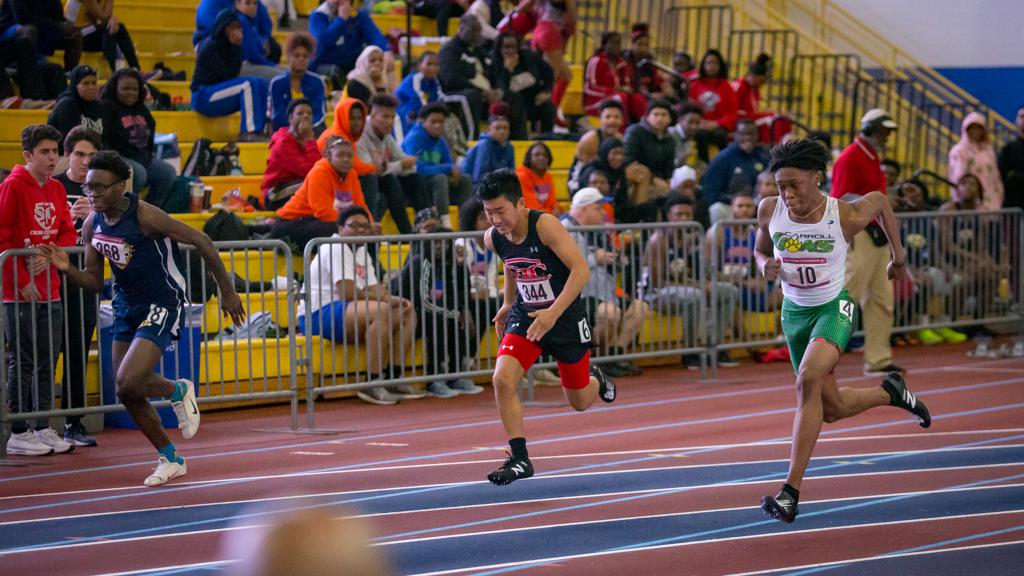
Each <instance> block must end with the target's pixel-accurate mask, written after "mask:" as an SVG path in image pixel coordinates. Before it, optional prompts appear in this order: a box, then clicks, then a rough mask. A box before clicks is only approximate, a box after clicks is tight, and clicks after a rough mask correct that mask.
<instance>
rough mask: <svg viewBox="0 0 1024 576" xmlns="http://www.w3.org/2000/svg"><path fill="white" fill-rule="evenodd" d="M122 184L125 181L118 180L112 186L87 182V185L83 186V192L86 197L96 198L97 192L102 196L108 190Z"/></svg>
mask: <svg viewBox="0 0 1024 576" xmlns="http://www.w3.org/2000/svg"><path fill="white" fill-rule="evenodd" d="M121 182H124V180H117V181H115V182H111V183H110V184H100V183H97V182H93V183H89V182H86V183H85V184H82V192H83V193H84V194H85V195H86V196H95V195H96V193H97V192H98V193H101V194H102V193H103V192H106V191H107V190H110V189H111V188H113V187H114V186H117V185H118V184H120V183H121Z"/></svg>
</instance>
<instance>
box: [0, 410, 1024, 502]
mask: <svg viewBox="0 0 1024 576" xmlns="http://www.w3.org/2000/svg"><path fill="white" fill-rule="evenodd" d="M1018 432H1024V428H989V429H979V430H954V431H947V432H918V433H906V434H877V435H870V436H830V437H827V438H819V439H818V444H828V443H834V442H857V441H862V440H899V439H901V438H918V437H938V436H975V435H985V434H993V435H998V434H1007V433H1011V434H1012V433H1018ZM789 444H790V441H789V440H782V441H771V440H764V441H755V442H740V443H730V444H703V445H698V446H676V447H668V448H650V449H639V450H617V451H609V452H584V453H573V454H555V455H550V456H532V457H531V458H530V459H531V460H559V459H572V458H600V457H603V456H628V455H630V454H653V453H671V452H688V451H700V450H707V451H709V452H711V451H718V450H729V449H734V448H756V447H759V446H788V445H789ZM994 447H999V445H994ZM924 451H927V450H924ZM906 452H922V450H907V451H906ZM835 457H836V458H839V457H840V456H835ZM820 458H832V456H820ZM493 463H494V460H493V459H485V460H457V461H452V462H434V463H430V464H403V465H400V466H377V467H369V468H347V469H345V470H332V471H329V472H288V473H284V474H264V475H259V476H236V477H232V478H219V479H214V480H195V481H190V482H175V483H174V485H175V486H201V485H204V484H221V483H225V482H233V481H240V482H250V481H257V480H278V479H282V478H301V477H303V476H320V475H325V474H356V473H362V472H386V471H395V470H412V469H418V468H435V467H440V466H470V465H472V466H476V465H479V464H493ZM737 463H738V464H743V462H737ZM139 489H140V488H139V487H138V486H118V487H113V488H91V489H85V490H67V491H62V492H45V493H40V494H17V495H12V496H0V501H3V500H24V499H26V498H48V497H55V496H73V495H81V494H97V493H104V492H120V491H125V490H139Z"/></svg>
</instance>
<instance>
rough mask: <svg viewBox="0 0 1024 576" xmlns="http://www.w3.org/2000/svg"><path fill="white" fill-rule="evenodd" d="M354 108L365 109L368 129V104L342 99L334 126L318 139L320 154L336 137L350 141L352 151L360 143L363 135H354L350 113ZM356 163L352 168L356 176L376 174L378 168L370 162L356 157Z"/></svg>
mask: <svg viewBox="0 0 1024 576" xmlns="http://www.w3.org/2000/svg"><path fill="white" fill-rule="evenodd" d="M353 106H359V107H360V108H362V109H363V119H364V120H363V130H365V129H366V125H367V124H369V122H370V112H369V110H367V109H366V104H363V103H362V102H360V101H359V100H356V99H355V98H342V99H341V100H340V101H339V102H338V106H337V107H336V108H335V109H334V124H332V125H331V127H330V128H328V129H327V130H324V132H323V134H321V135H320V137H319V138H317V141H316V146H317V148H319V149H320V152H323V151H324V146H326V145H327V140H328V139H329V138H331V137H334V136H340V137H342V138H344V139H345V140H348V142H349V144H352V149H353V150H354V149H355V147H356V142H358V141H359V137H360V136H362V135H363V133H362V132H361V131H360V133H359V134H352V126H351V120H350V116H349V113H350V112H351V111H352V107H353ZM354 160H355V162H354V163H353V165H352V167H353V168H354V169H355V171H356V174H357V175H359V176H366V175H367V174H376V173H377V167H376V166H374V165H373V164H370V163H369V162H364V161H362V160H360V159H359V156H358V155H356V157H355V159H354Z"/></svg>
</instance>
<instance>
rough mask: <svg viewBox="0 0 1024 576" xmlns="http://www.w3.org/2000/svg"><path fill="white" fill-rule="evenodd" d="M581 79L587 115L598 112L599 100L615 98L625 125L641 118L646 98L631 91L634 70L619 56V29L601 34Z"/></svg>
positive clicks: (645, 105)
mask: <svg viewBox="0 0 1024 576" xmlns="http://www.w3.org/2000/svg"><path fill="white" fill-rule="evenodd" d="M583 82H584V84H583V107H584V109H585V110H586V112H587V115H588V116H598V115H600V113H601V112H600V110H599V109H598V108H599V106H600V104H601V102H603V101H604V100H606V99H608V98H614V99H616V100H618V101H619V102H622V107H623V108H624V109H625V111H626V116H627V118H626V123H627V124H630V123H633V122H638V121H639V120H640V119H641V118H643V117H644V113H645V111H646V110H647V98H646V97H645V96H644V95H643V94H640V93H638V92H634V91H633V86H634V85H635V84H636V69H635V68H634V67H633V65H632V64H631V63H630V62H628V61H626V59H625V58H623V57H622V36H621V35H620V34H619V33H618V32H605V33H604V34H603V35H602V36H601V47H600V48H598V50H597V52H595V53H594V55H593V56H591V57H590V60H589V61H587V70H586V73H585V74H584V75H583Z"/></svg>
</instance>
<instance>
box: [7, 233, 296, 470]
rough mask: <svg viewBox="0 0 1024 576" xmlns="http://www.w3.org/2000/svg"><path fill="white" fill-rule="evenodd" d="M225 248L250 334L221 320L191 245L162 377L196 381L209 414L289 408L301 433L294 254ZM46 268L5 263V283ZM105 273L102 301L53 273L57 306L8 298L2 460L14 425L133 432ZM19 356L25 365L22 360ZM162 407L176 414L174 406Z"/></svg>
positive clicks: (278, 246) (23, 255) (211, 284)
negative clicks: (80, 422)
mask: <svg viewBox="0 0 1024 576" xmlns="http://www.w3.org/2000/svg"><path fill="white" fill-rule="evenodd" d="M215 246H216V248H217V249H218V252H219V255H220V258H221V261H222V263H223V264H224V265H225V267H226V268H227V270H228V272H229V274H230V276H231V278H232V280H233V282H234V284H235V287H236V289H237V290H238V292H239V293H240V296H241V298H242V302H243V305H244V306H245V309H246V313H247V315H248V316H249V318H248V320H247V321H246V322H245V324H244V325H243V326H240V327H236V326H232V325H231V321H230V320H228V319H226V318H225V317H224V316H223V315H222V314H221V313H220V308H219V298H218V288H217V285H216V283H215V281H214V280H213V276H212V274H210V272H209V270H208V268H207V266H206V263H205V262H204V261H203V260H202V259H201V258H199V257H198V253H197V251H196V250H195V249H194V248H193V247H191V246H184V245H183V246H181V248H182V262H176V263H174V264H175V266H176V267H177V268H178V271H177V272H178V273H180V281H181V282H183V283H184V284H185V292H186V297H187V302H185V303H183V306H182V310H181V316H180V317H179V319H178V325H179V337H178V339H176V340H174V341H173V342H172V344H171V346H169V347H168V349H167V350H166V351H165V353H164V356H163V358H162V359H161V361H160V362H158V364H157V366H156V371H157V372H158V373H160V374H162V375H164V376H166V377H168V378H171V379H177V378H185V379H188V380H191V381H193V382H194V384H195V385H196V390H197V399H198V401H199V403H200V404H204V405H205V404H224V403H233V404H244V403H246V402H251V401H257V400H258V401H265V400H272V399H278V400H285V399H287V400H289V401H290V402H291V429H293V430H294V429H295V428H296V427H297V422H298V387H297V378H296V376H297V374H296V371H295V369H294V367H297V366H300V363H299V357H298V351H299V350H300V349H301V347H300V346H299V343H298V342H297V340H296V334H295V329H294V327H295V313H294V308H295V290H294V289H291V288H293V284H294V280H293V278H292V277H293V265H292V255H291V251H290V250H289V248H288V246H287V245H286V244H284V243H283V242H281V241H278V240H262V241H250V242H218V243H215ZM66 250H67V252H69V254H70V255H71V256H72V265H75V266H79V267H81V263H82V262H81V261H82V255H83V254H84V248H82V247H73V248H67V249H66ZM38 259H39V256H38V252H37V251H36V250H34V249H20V250H8V251H6V252H4V253H3V254H0V283H2V284H3V285H4V286H8V283H10V284H11V285H12V286H18V285H21V284H23V283H24V282H23V277H24V274H25V271H26V270H28V269H27V268H26V269H22V268H21V266H11V264H14V263H20V261H24V262H26V263H30V262H34V261H37V260H38ZM28 265H29V266H31V264H28ZM104 267H105V272H104V277H105V278H106V280H107V284H106V286H105V289H104V291H103V292H101V293H99V294H97V293H93V292H90V291H88V290H84V289H80V288H78V287H77V286H76V285H74V284H73V283H71V282H70V281H68V280H67V279H66V278H62V277H60V276H59V275H58V274H57V273H56V269H55V268H53V267H52V266H48V267H46V268H45V271H42V272H39V273H40V274H46V275H47V276H46V279H45V282H44V283H43V286H45V288H46V294H43V296H44V298H43V300H52V302H48V303H44V302H42V300H40V301H37V303H32V302H30V301H27V300H24V299H17V298H15V297H14V296H13V294H5V300H10V302H6V303H5V304H4V306H3V307H2V309H0V324H2V325H3V327H4V330H3V331H2V333H0V349H2V350H4V351H5V352H7V353H8V357H7V360H9V362H7V363H6V364H7V365H5V367H4V369H2V370H0V389H2V392H0V395H2V398H0V457H4V456H5V455H6V443H7V438H8V437H9V434H10V433H11V430H12V426H20V423H22V422H26V421H30V420H36V421H37V423H38V421H39V420H47V421H48V420H49V419H50V418H69V417H70V418H73V419H74V418H80V417H83V416H89V415H94V414H109V415H110V416H108V418H110V423H111V424H112V425H131V423H130V418H128V416H127V414H124V413H122V412H123V411H124V406H123V405H122V404H120V403H119V402H118V399H117V396H116V385H115V378H116V374H115V370H114V367H113V362H112V348H113V345H112V342H113V336H112V324H113V309H112V307H111V303H110V297H111V295H112V292H111V274H110V271H109V265H108V264H107V263H106V262H104ZM5 275H6V276H9V277H4V276H5ZM23 300H24V301H23ZM11 354H15V355H18V358H19V360H18V361H13V356H11ZM12 384H13V385H12ZM58 400H59V406H60V407H59V408H58V407H57V405H58V402H57V401H58ZM153 404H154V406H156V407H158V408H163V407H166V406H169V402H168V401H166V400H160V401H155V402H153ZM15 423H18V424H15ZM43 425H45V422H44V423H43Z"/></svg>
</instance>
